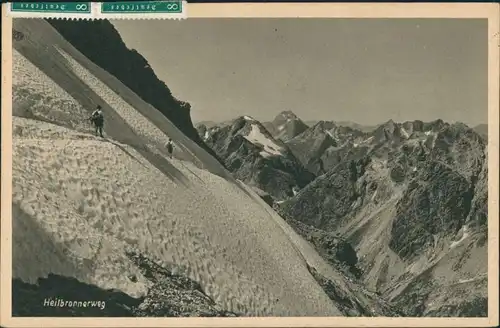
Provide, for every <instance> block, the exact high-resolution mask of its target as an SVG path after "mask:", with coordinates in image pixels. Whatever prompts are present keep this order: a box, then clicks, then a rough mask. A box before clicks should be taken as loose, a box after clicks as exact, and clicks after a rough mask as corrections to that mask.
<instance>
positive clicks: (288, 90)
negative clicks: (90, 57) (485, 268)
mask: <svg viewBox="0 0 500 328" xmlns="http://www.w3.org/2000/svg"><path fill="white" fill-rule="evenodd" d="M113 24H114V26H115V27H116V28H117V30H118V31H119V32H120V34H121V36H122V38H123V40H124V42H125V43H126V45H127V46H128V47H129V48H132V49H136V50H137V51H138V52H139V53H140V54H142V55H143V56H144V57H145V58H146V60H147V61H148V62H149V64H150V65H151V67H152V68H153V69H154V71H155V73H156V74H157V76H158V77H159V78H160V79H161V80H163V81H164V82H165V83H166V84H167V85H168V87H169V88H170V89H171V91H172V93H173V94H174V96H176V97H177V98H179V99H181V100H184V101H188V102H189V103H191V105H192V112H191V117H192V119H193V121H195V122H199V121H203V120H213V121H224V120H228V119H233V118H235V117H237V116H240V115H251V116H253V117H255V118H256V119H259V120H262V121H266V120H271V119H272V118H274V117H275V116H276V115H277V114H278V113H279V112H281V111H283V110H291V111H293V112H294V113H295V114H297V115H298V116H299V117H300V118H302V119H303V120H305V121H307V120H320V119H323V120H336V121H353V122H357V123H360V124H366V125H371V124H377V123H382V122H384V121H387V120H389V119H393V120H394V121H406V120H414V119H420V120H423V121H431V120H434V119H437V118H441V119H443V120H445V121H448V122H454V121H462V122H464V123H467V124H469V125H471V126H473V125H476V124H479V123H487V70H488V66H487V65H488V64H487V55H488V49H487V47H488V45H487V40H488V37H487V21H486V20H485V19H484V20H480V19H338V18H334V19H325V18H322V19H315V18H309V19H308V18H305V19H296V18H286V19H282V18H279V19H262V18H250V19H234V18H225V19H223V18H217V19H201V18H190V19H187V20H181V21H174V20H149V21H148V20H143V21H140V20H122V21H113Z"/></svg>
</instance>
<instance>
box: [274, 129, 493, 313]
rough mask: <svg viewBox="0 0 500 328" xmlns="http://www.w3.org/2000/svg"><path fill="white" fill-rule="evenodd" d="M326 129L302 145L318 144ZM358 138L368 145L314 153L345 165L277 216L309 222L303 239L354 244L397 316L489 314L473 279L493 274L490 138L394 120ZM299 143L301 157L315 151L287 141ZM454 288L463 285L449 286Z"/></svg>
mask: <svg viewBox="0 0 500 328" xmlns="http://www.w3.org/2000/svg"><path fill="white" fill-rule="evenodd" d="M323 130H325V129H324V128H323ZM318 131H320V130H319V129H318V127H316V133H314V132H315V131H314V130H313V129H309V130H308V131H306V132H304V133H303V134H302V135H300V136H298V137H296V138H294V139H299V138H303V140H314V137H312V136H318V135H319V134H318ZM326 131H330V133H329V134H331V131H332V130H331V129H326ZM308 134H310V136H308ZM359 136H360V138H364V139H365V140H367V141H365V145H366V146H365V147H360V145H361V144H362V142H363V141H359V140H358V141H357V143H358V145H357V146H355V143H352V142H346V143H344V144H343V146H341V147H339V146H336V145H335V144H334V143H333V142H330V143H331V146H329V148H327V150H326V151H324V152H323V154H321V155H319V156H318V155H317V154H314V156H315V157H316V158H319V159H320V160H321V162H322V163H323V168H324V166H325V163H326V161H325V160H324V159H325V155H324V154H328V153H329V152H330V153H336V154H337V155H338V157H339V160H338V162H337V164H336V165H334V166H333V167H331V168H330V169H329V170H328V171H327V172H326V173H325V174H323V175H321V176H319V177H318V178H316V179H315V180H314V181H313V182H312V183H310V184H309V185H308V186H306V187H305V188H304V189H303V190H302V191H301V192H300V194H298V195H296V196H295V197H293V198H291V199H290V200H287V201H285V202H284V203H282V204H280V208H279V211H280V212H281V213H282V215H283V216H284V217H286V218H288V219H290V220H297V221H300V222H301V223H302V224H305V225H307V226H309V227H310V228H309V229H308V232H303V231H302V232H301V233H302V234H303V235H306V236H307V235H310V234H311V232H310V231H311V229H314V230H319V231H324V232H327V233H335V234H336V235H337V236H338V237H340V238H342V240H344V241H345V242H347V243H350V244H351V245H350V246H351V247H352V248H353V249H355V250H356V252H357V256H356V258H357V264H356V267H358V268H359V269H360V270H361V274H360V276H361V280H362V281H364V282H365V284H367V285H370V286H373V287H371V288H374V289H375V290H376V291H377V292H379V293H381V295H382V296H383V297H384V298H386V299H388V300H391V301H392V305H393V306H394V309H395V310H397V311H401V313H404V314H405V315H409V316H424V315H425V316H481V315H483V316H484V315H486V313H487V311H486V305H485V304H486V301H485V300H487V293H486V289H485V287H484V284H483V285H481V284H480V283H476V282H468V281H469V280H470V281H476V280H478V281H482V280H484V279H482V278H480V277H482V275H483V274H485V272H486V271H485V270H486V268H487V266H486V265H487V263H486V262H485V259H486V257H485V250H486V248H485V247H484V244H485V242H486V240H487V235H486V230H487V227H486V222H487V198H488V196H487V185H488V183H487V151H486V139H485V138H484V137H482V136H481V135H479V134H478V133H476V132H474V130H472V129H470V128H468V127H467V126H466V125H464V124H461V123H456V124H448V123H445V122H443V121H442V120H437V121H434V122H429V123H425V122H421V121H412V122H405V123H403V124H400V123H395V122H393V121H388V122H386V123H384V124H383V125H381V126H379V127H378V128H376V129H375V130H374V131H373V132H372V133H369V134H364V135H361V134H359ZM332 139H335V138H332ZM303 140H302V142H303ZM316 140H321V139H320V138H316ZM292 142H295V148H292V149H294V153H297V152H301V151H303V152H307V151H309V150H310V149H312V148H313V147H311V146H308V147H303V148H302V149H301V148H300V147H298V146H297V145H300V143H299V142H297V140H292V141H290V142H288V143H287V144H288V145H290V144H291V143H292ZM304 144H306V143H304ZM337 145H338V143H337ZM318 148H319V147H318ZM318 148H317V149H318ZM297 156H298V158H307V156H308V155H304V156H303V157H301V156H300V154H298V155H297ZM300 230H301V229H298V230H297V231H300ZM302 230H304V229H302ZM316 234H317V233H316ZM308 240H310V241H312V242H313V244H315V245H316V247H317V248H318V249H321V248H322V246H321V242H319V241H317V240H316V241H314V240H312V239H311V238H308ZM323 247H324V246H323ZM320 253H321V254H322V255H323V256H324V257H325V253H322V252H320ZM471 254H476V255H471ZM326 257H328V256H327V255H326ZM351 257H352V258H354V257H353V256H351ZM483 257H484V259H483ZM453 284H458V285H460V286H461V287H460V288H461V289H460V288H458V287H457V288H455V289H453V290H452V289H446V286H448V285H453ZM474 284H476V285H474ZM478 284H479V285H478ZM474 286H475V287H474ZM328 288H330V287H328ZM436 291H441V292H439V293H438V292H436ZM472 291H474V295H472V294H471V293H472ZM443 295H446V296H443ZM468 295H471V296H470V297H469V296H468Z"/></svg>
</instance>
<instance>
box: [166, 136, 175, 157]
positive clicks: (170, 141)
mask: <svg viewBox="0 0 500 328" xmlns="http://www.w3.org/2000/svg"><path fill="white" fill-rule="evenodd" d="M167 151H168V156H169V157H170V158H172V153H173V151H174V144H173V143H172V139H171V138H168V142H167Z"/></svg>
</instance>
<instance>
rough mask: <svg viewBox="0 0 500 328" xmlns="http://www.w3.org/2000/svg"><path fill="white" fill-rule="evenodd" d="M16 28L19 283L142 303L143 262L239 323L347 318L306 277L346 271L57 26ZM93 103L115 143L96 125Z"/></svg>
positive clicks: (22, 24) (27, 23) (18, 24)
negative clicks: (169, 146) (69, 286)
mask: <svg viewBox="0 0 500 328" xmlns="http://www.w3.org/2000/svg"><path fill="white" fill-rule="evenodd" d="M13 28H14V29H15V30H16V31H18V32H21V33H22V34H23V35H24V38H23V39H22V40H17V41H14V48H15V50H14V58H13V61H14V72H13V76H14V81H13V83H14V88H13V93H14V106H13V110H14V113H13V114H14V116H15V117H14V122H13V124H14V126H13V131H14V132H13V133H14V140H13V208H14V216H13V229H14V231H13V234H14V236H13V238H14V245H13V249H14V254H13V277H14V278H20V279H22V280H23V281H26V282H31V283H35V282H36V279H37V278H39V277H45V276H47V275H48V274H49V273H56V274H60V275H63V276H68V277H75V278H77V279H78V280H80V281H83V282H87V283H91V284H95V285H97V286H99V287H101V288H115V289H119V290H122V291H124V292H125V293H128V294H130V295H134V296H138V295H144V293H146V291H147V288H148V287H149V285H148V281H147V279H145V277H143V276H142V275H141V273H140V271H139V270H138V269H137V268H136V267H134V265H133V264H132V263H131V262H130V261H129V260H128V259H127V257H126V255H125V253H126V252H127V251H128V250H134V251H136V252H140V253H141V254H144V255H147V256H148V257H150V258H152V259H153V260H155V261H156V262H157V263H159V264H162V265H169V266H173V267H175V268H176V270H178V271H179V272H182V273H183V274H185V275H187V276H188V277H189V278H191V279H193V280H195V281H197V282H199V283H200V285H201V286H202V288H203V290H204V292H205V293H206V294H207V295H209V296H210V297H212V298H213V299H214V300H215V301H216V302H217V303H219V304H221V306H222V307H223V308H225V309H227V310H230V311H235V312H238V313H241V314H246V315H251V316H254V315H276V316H281V315H293V316H304V315H321V316H327V315H333V316H335V315H340V312H339V310H338V308H337V306H336V305H335V304H334V303H333V302H332V301H331V300H330V298H328V296H327V295H326V294H325V292H324V291H323V290H322V289H321V287H320V286H319V285H318V283H317V282H316V280H315V279H314V278H313V277H312V276H311V274H310V273H309V270H308V265H309V266H311V267H314V268H315V269H316V270H317V271H318V272H319V273H320V274H321V275H323V276H325V277H327V278H329V279H340V278H339V276H338V275H337V273H336V272H335V271H333V269H331V267H330V266H329V265H328V264H326V263H325V262H324V261H323V260H322V259H321V257H320V256H319V255H318V254H317V253H316V252H315V251H314V250H313V248H312V247H311V246H310V245H309V244H308V243H307V242H305V241H304V240H303V239H301V238H300V237H299V236H298V235H297V234H296V233H295V232H294V231H293V230H292V229H291V228H290V227H289V226H288V225H287V224H286V223H285V221H284V220H283V219H282V218H280V217H279V216H278V215H277V214H276V213H275V212H274V211H273V210H272V209H271V208H270V207H269V206H268V205H267V204H266V203H265V202H264V201H263V200H261V199H260V197H259V196H258V195H256V194H255V193H254V192H253V191H252V190H251V189H250V188H248V187H246V186H245V185H243V184H242V183H240V182H239V181H237V180H235V179H234V178H232V176H231V175H230V174H229V173H228V172H227V171H226V170H225V169H224V168H223V167H222V166H221V165H220V164H219V163H218V162H217V161H216V160H215V159H214V158H213V157H211V156H210V155H209V154H208V153H206V152H205V151H204V150H203V149H201V148H200V147H199V146H198V145H196V144H195V143H194V142H192V141H191V140H190V139H189V138H187V137H186V136H185V135H183V134H182V132H181V131H179V130H178V129H177V128H176V127H175V126H174V125H173V124H172V123H171V122H170V121H168V120H167V119H166V118H165V117H164V116H162V115H161V114H160V113H159V112H158V111H157V110H156V109H154V108H153V107H151V106H150V105H148V104H146V103H145V102H143V101H142V100H141V99H140V98H139V97H138V96H137V95H135V94H134V93H133V92H131V91H130V90H129V89H127V88H126V87H124V86H123V85H122V84H121V83H120V82H119V81H118V80H117V79H115V78H114V77H113V76H111V75H109V74H108V73H107V72H105V71H103V70H102V69H100V68H99V67H97V66H95V65H94V64H93V63H91V62H90V61H89V60H88V59H87V58H85V57H84V56H83V55H82V54H80V53H79V52H78V51H76V49H74V48H73V47H72V46H71V45H70V44H69V43H67V42H66V41H65V40H64V39H63V38H62V37H61V36H60V35H59V34H57V32H56V31H55V30H54V29H53V28H52V27H51V26H50V25H49V24H48V23H46V22H44V21H42V20H15V21H14V26H13ZM96 104H101V105H102V106H103V111H104V115H105V117H106V122H105V136H106V139H105V140H102V139H100V138H97V137H94V136H93V135H92V134H91V132H92V131H91V129H90V127H89V126H88V124H87V123H86V122H85V118H86V117H88V115H89V113H90V111H91V110H92V109H93V108H94V106H95V105H96ZM168 137H172V138H173V139H174V141H175V146H176V147H175V152H174V155H175V158H174V159H173V160H167V157H166V156H165V154H166V152H165V147H164V144H165V141H166V140H167V138H168ZM130 274H133V275H135V276H136V277H138V278H137V281H132V280H130V279H128V278H127V277H128V276H130Z"/></svg>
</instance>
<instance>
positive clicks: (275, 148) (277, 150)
mask: <svg viewBox="0 0 500 328" xmlns="http://www.w3.org/2000/svg"><path fill="white" fill-rule="evenodd" d="M245 139H247V140H248V141H250V142H251V143H253V144H260V145H262V146H264V150H263V151H262V152H261V153H260V154H261V155H262V156H264V157H269V156H273V155H274V156H282V155H283V153H282V151H283V149H282V148H281V147H280V146H279V145H277V144H276V143H275V142H274V141H273V140H271V139H269V138H268V137H266V136H265V135H264V134H263V133H262V132H261V131H260V129H259V127H258V126H257V125H256V124H252V129H251V130H250V132H249V133H248V135H247V136H245Z"/></svg>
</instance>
